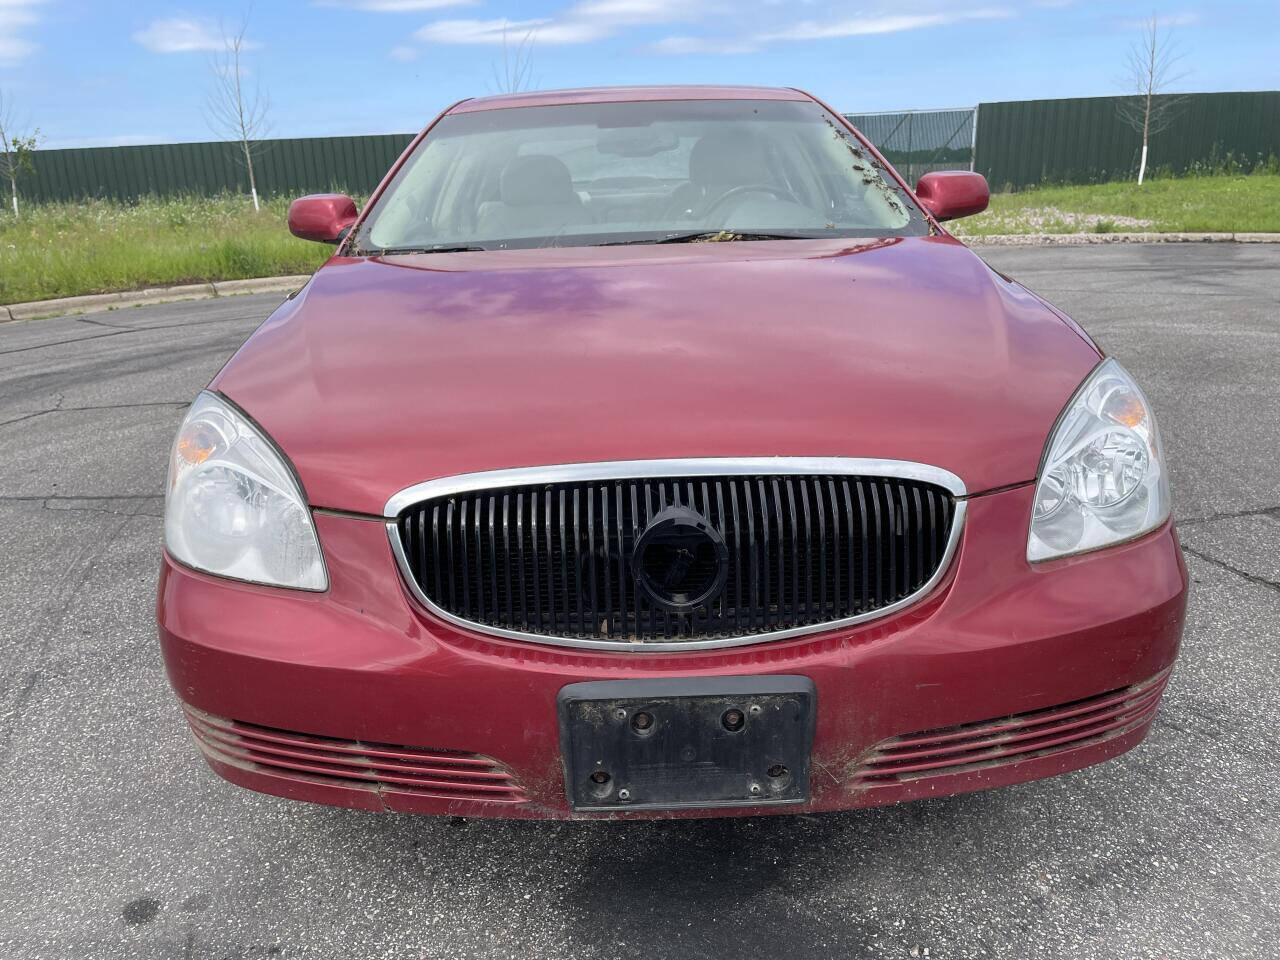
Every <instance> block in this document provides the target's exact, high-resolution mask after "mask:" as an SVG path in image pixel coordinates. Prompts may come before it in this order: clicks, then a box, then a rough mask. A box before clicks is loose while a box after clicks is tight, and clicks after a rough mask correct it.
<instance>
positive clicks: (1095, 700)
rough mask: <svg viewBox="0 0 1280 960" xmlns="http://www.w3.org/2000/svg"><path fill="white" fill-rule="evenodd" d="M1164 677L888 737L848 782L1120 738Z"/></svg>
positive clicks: (1144, 718) (896, 778) (1154, 705)
mask: <svg viewBox="0 0 1280 960" xmlns="http://www.w3.org/2000/svg"><path fill="white" fill-rule="evenodd" d="M1168 682H1169V671H1168V670H1165V671H1162V672H1161V673H1159V674H1157V675H1156V676H1154V677H1152V678H1151V679H1150V680H1146V681H1144V682H1143V683H1139V684H1135V685H1133V686H1130V687H1122V688H1121V689H1119V690H1112V691H1111V692H1109V693H1103V694H1099V695H1098V696H1096V697H1088V698H1086V699H1084V700H1076V701H1073V702H1071V703H1065V704H1062V705H1061V706H1057V707H1049V708H1046V709H1043V710H1033V711H1031V712H1029V713H1019V714H1015V715H1013V716H1010V717H1002V718H999V719H996V720H986V721H982V722H979V723H969V724H963V725H961V726H956V727H946V728H943V729H939V730H929V731H926V732H924V733H916V734H912V735H910V736H905V737H894V738H893V739H891V740H885V741H882V742H881V743H879V744H877V745H876V746H875V747H874V748H873V749H872V751H871V752H870V754H868V755H867V756H866V757H865V758H864V759H863V761H862V763H861V764H860V766H859V767H858V769H857V771H856V773H855V774H854V783H855V785H856V786H862V787H874V786H883V785H886V784H893V783H903V782H906V781H913V780H920V779H923V778H925V777H934V776H942V775H949V774H955V773H967V772H969V771H971V770H980V769H983V768H988V767H993V766H1001V765H1004V764H1009V763H1016V762H1018V761H1021V760H1030V759H1033V758H1036V757H1042V756H1048V755H1051V754H1054V753H1062V752H1065V751H1067V750H1074V749H1076V748H1078V747H1083V746H1087V745H1089V744H1092V743H1098V742H1101V741H1104V740H1110V739H1112V738H1114V737H1119V736H1123V735H1124V734H1126V733H1128V732H1130V731H1131V730H1134V729H1137V728H1138V727H1141V726H1142V725H1143V724H1146V723H1150V722H1151V720H1152V719H1153V718H1154V717H1155V715H1156V710H1157V709H1158V708H1159V706H1160V697H1161V695H1162V694H1163V693H1164V688H1165V685H1166V684H1167V683H1168Z"/></svg>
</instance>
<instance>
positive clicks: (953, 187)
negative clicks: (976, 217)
mask: <svg viewBox="0 0 1280 960" xmlns="http://www.w3.org/2000/svg"><path fill="white" fill-rule="evenodd" d="M916 198H917V199H918V200H919V201H920V203H921V204H922V205H923V206H924V208H925V209H926V210H928V211H929V212H930V213H931V214H933V216H934V218H935V219H937V220H955V219H957V218H959V217H968V216H972V215H973V214H975V213H981V212H982V211H983V210H985V209H987V204H988V203H989V202H990V200H991V191H990V190H989V189H988V188H987V178H986V177H984V176H983V175H982V174H980V173H970V172H969V171H968V170H939V171H937V172H935V173H926V174H925V175H924V176H923V177H921V178H920V182H919V183H917V184H916Z"/></svg>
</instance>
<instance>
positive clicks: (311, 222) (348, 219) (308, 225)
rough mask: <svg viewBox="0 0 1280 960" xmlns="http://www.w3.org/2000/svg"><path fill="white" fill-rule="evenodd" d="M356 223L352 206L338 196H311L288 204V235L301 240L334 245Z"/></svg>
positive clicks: (349, 200) (326, 194)
mask: <svg viewBox="0 0 1280 960" xmlns="http://www.w3.org/2000/svg"><path fill="white" fill-rule="evenodd" d="M355 222H356V202H355V201H354V200H352V199H351V198H350V197H348V196H345V195H344V194H341V193H313V194H312V195H311V196H309V197H299V198H298V199H297V200H295V201H293V203H291V204H289V232H290V233H292V234H293V235H294V236H295V237H301V238H302V239H303V240H318V241H320V242H321V243H337V242H338V241H339V240H341V239H342V236H343V233H344V232H345V231H346V230H348V229H350V228H351V225H352V224H353V223H355Z"/></svg>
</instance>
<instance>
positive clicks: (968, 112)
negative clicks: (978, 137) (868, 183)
mask: <svg viewBox="0 0 1280 960" xmlns="http://www.w3.org/2000/svg"><path fill="white" fill-rule="evenodd" d="M845 119H847V120H848V121H849V122H850V123H852V124H853V125H854V126H855V127H857V128H858V129H859V130H860V131H862V135H863V136H865V137H866V138H867V139H868V140H870V141H871V143H872V144H873V145H874V146H875V148H876V149H877V150H879V151H880V152H881V153H883V154H884V157H885V159H886V160H888V161H889V162H890V163H891V164H893V166H894V168H895V169H896V170H897V171H898V172H899V173H900V174H902V176H903V178H904V179H905V180H906V181H907V182H908V183H910V184H911V185H912V186H914V185H915V182H916V181H917V180H919V179H920V177H921V176H923V175H924V174H926V173H929V172H931V171H933V170H972V169H973V146H974V138H975V133H976V131H977V120H978V110H977V108H976V107H963V108H957V109H952V110H894V111H891V112H888V113H846V114H845Z"/></svg>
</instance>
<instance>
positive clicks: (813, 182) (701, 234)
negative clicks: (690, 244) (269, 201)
mask: <svg viewBox="0 0 1280 960" xmlns="http://www.w3.org/2000/svg"><path fill="white" fill-rule="evenodd" d="M926 232H927V225H926V223H925V221H924V219H923V217H922V215H921V214H920V211H919V209H918V208H917V207H916V206H915V205H914V203H912V202H911V200H910V198H909V197H907V196H906V194H905V193H903V192H902V191H901V189H900V188H899V187H898V185H897V184H896V182H895V181H893V180H892V179H891V178H890V177H889V176H888V175H887V174H886V173H885V172H884V171H883V170H882V169H880V167H879V166H878V165H877V164H876V163H875V162H874V160H873V159H872V158H871V156H870V154H869V153H868V152H867V151H866V150H865V148H863V147H862V145H861V144H860V143H859V142H858V141H857V139H856V138H855V137H854V136H853V135H851V134H850V133H849V132H848V130H847V129H845V128H844V126H843V125H841V124H839V123H838V122H836V121H835V120H834V119H833V118H832V117H831V116H830V115H829V114H828V113H827V112H826V111H825V110H823V109H822V107H820V106H819V105H818V104H816V103H813V102H812V101H790V100H684V101H672V100H664V101H651V102H631V103H584V104H572V105H566V106H547V107H515V108H506V109H496V110H482V111H476V112H473V113H461V114H453V115H450V116H446V117H444V118H442V119H441V120H440V122H439V123H437V124H436V125H435V127H433V128H432V130H431V132H430V133H429V134H428V135H427V137H426V138H425V139H424V140H423V141H422V143H421V144H420V145H419V147H418V149H417V150H415V151H414V153H413V155H412V156H411V157H410V158H409V160H408V161H407V162H406V163H405V165H404V166H403V167H402V168H401V169H400V171H399V172H398V173H397V174H396V176H395V178H394V180H393V181H392V182H391V184H390V185H389V186H388V188H387V190H386V192H385V193H384V194H383V195H382V197H381V198H380V199H379V201H378V202H377V204H376V205H375V206H374V208H373V210H372V211H371V213H370V216H369V218H368V219H367V220H366V221H365V224H364V226H363V227H362V228H361V231H360V235H359V236H358V237H357V238H356V244H355V246H356V247H357V248H358V251H357V252H361V253H374V252H379V251H386V250H397V251H407V250H431V249H453V248H459V247H461V248H466V249H471V248H477V249H506V248H514V247H537V246H562V247H563V246H583V245H590V244H602V243H644V242H657V241H661V240H668V241H670V240H672V239H680V238H684V239H719V240H725V239H750V238H751V235H753V234H754V235H764V236H767V237H771V238H772V237H783V238H786V237H867V236H875V237H883V236H915V235H920V234H923V233H926Z"/></svg>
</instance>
